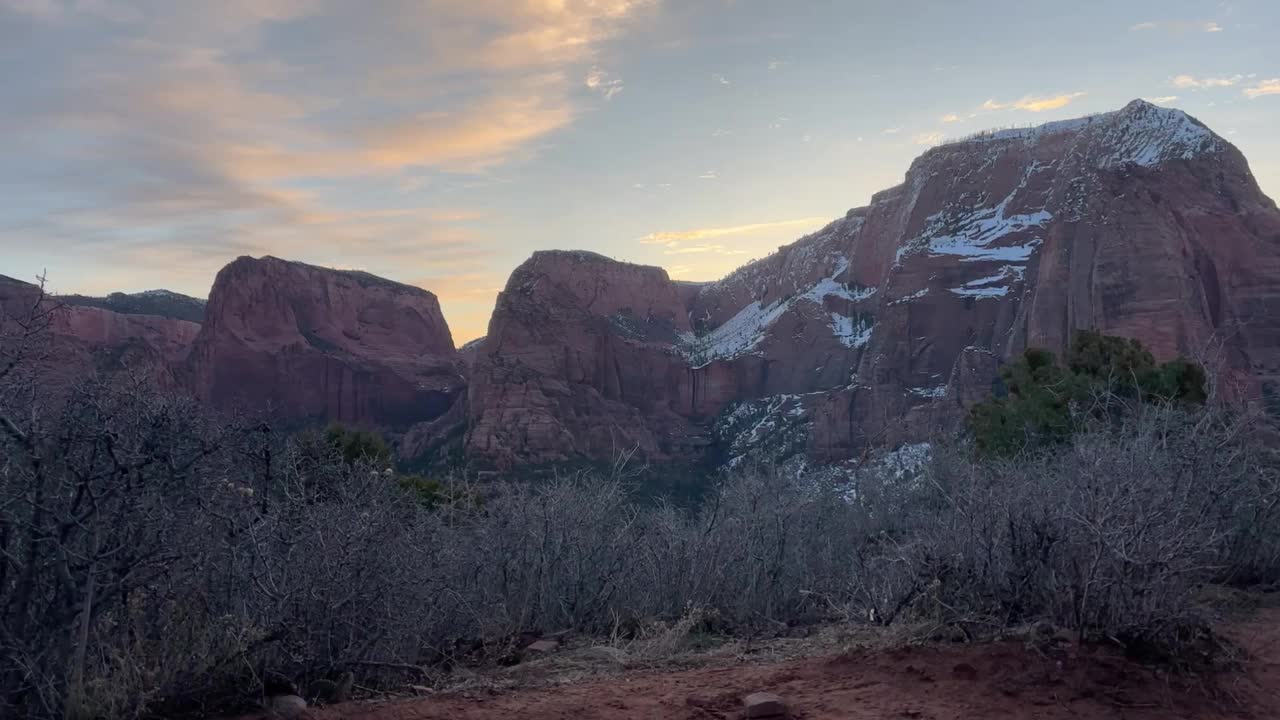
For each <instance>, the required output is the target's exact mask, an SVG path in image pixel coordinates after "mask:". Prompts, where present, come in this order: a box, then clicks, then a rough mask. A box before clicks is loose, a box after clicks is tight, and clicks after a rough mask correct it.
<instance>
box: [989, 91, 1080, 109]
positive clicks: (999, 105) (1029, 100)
mask: <svg viewBox="0 0 1280 720" xmlns="http://www.w3.org/2000/svg"><path fill="white" fill-rule="evenodd" d="M1084 96H1085V93H1083V92H1073V93H1064V94H1062V95H1050V96H1043V97H1042V96H1035V95H1027V96H1026V97H1023V98H1022V99H1020V100H1014V101H1012V102H997V101H995V100H988V101H986V102H985V103H983V104H982V109H984V110H1024V111H1026V112H1034V113H1038V112H1045V111H1047V110H1057V109H1058V108H1062V107H1066V106H1067V105H1070V104H1071V103H1072V102H1073V101H1074V100H1076V99H1077V98H1082V97H1084Z"/></svg>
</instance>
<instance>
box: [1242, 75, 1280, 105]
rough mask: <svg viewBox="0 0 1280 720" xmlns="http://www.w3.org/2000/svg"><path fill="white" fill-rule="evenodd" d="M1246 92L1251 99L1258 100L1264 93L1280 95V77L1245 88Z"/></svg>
mask: <svg viewBox="0 0 1280 720" xmlns="http://www.w3.org/2000/svg"><path fill="white" fill-rule="evenodd" d="M1244 94H1245V96H1246V97H1248V98H1249V99H1250V100H1257V99H1258V98H1260V97H1262V96H1264V95H1280V78H1272V79H1270V80H1263V81H1262V82H1260V83H1258V84H1257V85H1254V86H1253V87H1250V88H1245V89H1244Z"/></svg>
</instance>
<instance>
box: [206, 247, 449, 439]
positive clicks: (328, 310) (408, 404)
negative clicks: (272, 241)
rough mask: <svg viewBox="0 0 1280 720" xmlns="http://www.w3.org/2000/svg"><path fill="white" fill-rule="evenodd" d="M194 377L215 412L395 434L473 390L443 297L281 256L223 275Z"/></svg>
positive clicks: (238, 265)
mask: <svg viewBox="0 0 1280 720" xmlns="http://www.w3.org/2000/svg"><path fill="white" fill-rule="evenodd" d="M185 371H186V377H187V382H188V383H189V385H190V387H191V389H192V390H193V391H194V392H195V394H196V395H197V397H199V398H201V399H203V400H206V401H208V402H209V403H211V404H213V405H215V406H217V407H221V408H244V409H249V410H254V411H265V412H269V413H270V414H272V415H274V416H276V417H282V418H285V419H289V420H292V421H294V422H298V423H302V422H315V421H328V420H334V421H339V422H343V423H348V424H353V425H367V426H378V427H382V428H387V429H406V428H408V427H410V426H411V425H413V424H414V423H418V422H425V421H430V420H433V419H435V418H437V417H439V416H441V415H444V414H445V413H446V412H447V411H448V410H449V408H450V407H451V406H452V405H453V404H454V402H455V400H456V399H457V398H458V397H459V396H460V394H461V393H462V392H463V389H464V387H465V380H464V379H463V377H462V375H461V374H460V367H459V363H458V361H457V353H456V351H455V349H454V347H453V339H452V336H451V335H450V333H449V327H448V325H447V324H446V323H445V320H444V316H443V315H442V314H441V312H440V304H439V302H437V300H436V297H435V296H434V295H432V294H431V293H429V292H427V291H425V290H422V289H419V288H416V287H411V286H408V285H401V284H399V283H395V282H391V281H389V280H384V279H381V278H377V277H374V276H372V275H369V274H367V273H362V272H355V271H339V270H328V269H324V268H318V267H313V266H310V265H304V264H302V263H295V262H287V261H284V260H279V259H276V258H273V257H264V258H261V259H255V258H249V257H242V258H239V259H237V260H236V261H235V262H232V263H231V264H230V265H227V266H226V267H225V268H223V269H222V271H220V272H219V273H218V276H217V278H216V280H215V281H214V284H213V289H212V291H211V292H210V295H209V303H208V307H207V309H206V313H205V322H204V325H203V327H202V329H201V331H200V334H199V335H198V336H197V337H196V339H195V342H194V345H193V347H192V350H191V353H190V356H189V358H188V360H187V363H186V368H185Z"/></svg>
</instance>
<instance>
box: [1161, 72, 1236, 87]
mask: <svg viewBox="0 0 1280 720" xmlns="http://www.w3.org/2000/svg"><path fill="white" fill-rule="evenodd" d="M1244 79H1245V78H1244V75H1231V76H1226V77H1196V76H1194V75H1178V76H1175V77H1174V78H1173V79H1172V80H1170V81H1169V84H1170V85H1172V86H1173V87H1176V88H1179V89H1181V90H1203V89H1205V88H1221V87H1231V86H1232V85H1236V84H1238V83H1240V81H1241V80H1244Z"/></svg>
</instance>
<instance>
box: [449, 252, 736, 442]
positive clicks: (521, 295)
mask: <svg viewBox="0 0 1280 720" xmlns="http://www.w3.org/2000/svg"><path fill="white" fill-rule="evenodd" d="M689 332H690V327H689V315H688V311H687V310H686V309H685V307H684V303H683V300H682V296H681V293H680V291H679V288H678V286H677V285H676V284H675V283H673V282H671V280H670V278H668V277H667V273H666V272H665V271H663V270H661V269H659V268H654V267H643V266H639V265H630V264H626V263H619V262H614V261H612V260H609V259H608V258H605V257H603V256H600V255H596V254H593V253H586V252H538V253H535V254H534V255H533V257H532V258H531V259H530V260H529V261H528V262H526V263H524V264H523V265H521V266H520V267H519V268H517V269H516V271H515V272H514V273H512V275H511V278H510V280H509V281H508V282H507V286H506V289H504V290H503V292H502V293H501V294H500V295H499V297H498V301H497V308H496V309H495V311H494V315H493V318H492V319H491V320H490V323H489V333H488V335H487V336H486V338H485V339H484V341H483V342H482V343H480V345H479V347H477V348H476V349H475V351H474V352H475V357H474V360H473V364H472V368H471V386H470V390H469V404H470V420H469V425H470V428H469V432H468V435H467V440H466V446H467V451H468V452H469V453H470V454H472V455H475V456H478V457H480V458H482V459H483V460H484V461H488V462H492V463H493V464H496V465H498V466H499V467H511V466H513V465H516V464H524V463H531V464H541V463H550V462H562V461H566V460H572V459H579V458H584V457H587V458H601V459H607V458H610V457H611V456H612V455H613V454H615V453H618V452H627V451H631V450H633V449H635V450H637V451H638V452H640V453H641V454H643V455H644V456H645V457H648V458H652V459H655V460H667V459H672V458H675V457H684V456H688V455H691V454H697V452H698V451H699V448H700V447H701V446H702V445H705V439H704V438H702V437H700V436H699V433H698V432H697V431H696V429H695V428H694V427H693V426H692V424H691V423H689V422H688V421H687V419H686V418H687V417H690V416H696V415H698V414H699V412H698V411H701V412H702V413H704V414H711V413H713V412H714V411H715V410H716V409H717V408H715V407H714V405H712V406H710V407H708V406H706V405H705V404H702V405H700V403H699V401H700V400H702V398H700V397H698V396H697V395H696V393H695V392H694V383H693V380H692V378H691V375H692V371H691V370H690V368H689V367H688V365H687V363H685V362H683V361H681V360H680V359H679V358H676V357H674V356H673V355H672V348H673V347H674V346H675V345H676V344H677V343H678V341H679V338H680V337H682V336H687V335H689Z"/></svg>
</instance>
